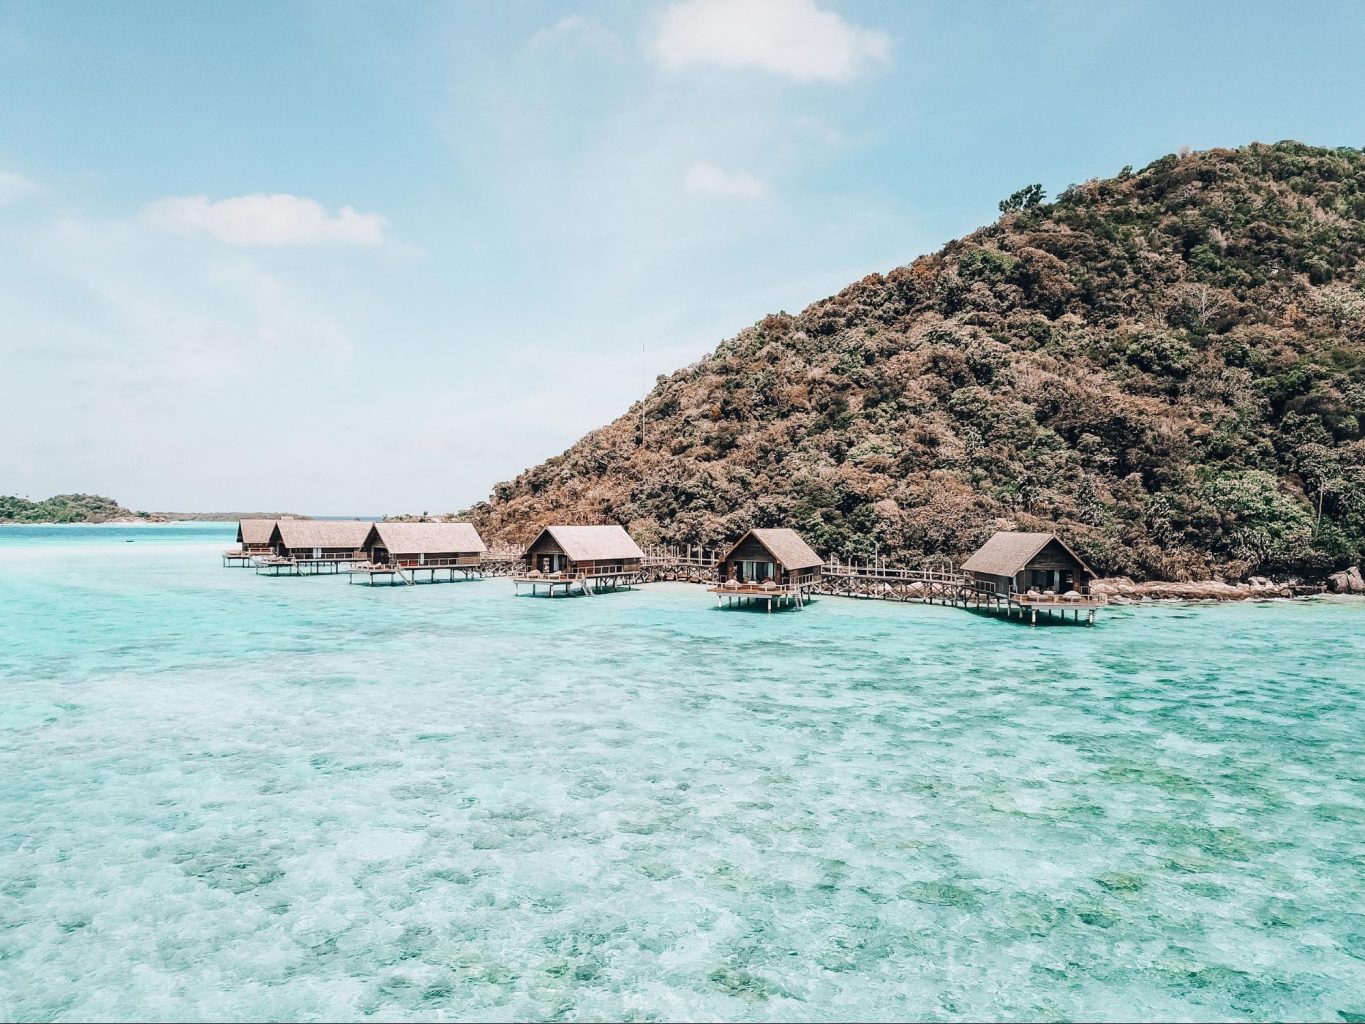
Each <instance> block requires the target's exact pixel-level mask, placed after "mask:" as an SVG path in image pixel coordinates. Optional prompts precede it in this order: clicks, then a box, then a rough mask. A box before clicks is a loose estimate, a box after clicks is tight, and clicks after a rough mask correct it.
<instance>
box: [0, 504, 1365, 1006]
mask: <svg viewBox="0 0 1365 1024" xmlns="http://www.w3.org/2000/svg"><path fill="white" fill-rule="evenodd" d="M234 530H235V526H234V525H232V524H221V523H194V524H172V525H165V526H134V527H117V526H104V527H50V528H45V527H17V528H16V527H11V528H0V864H2V865H3V871H2V872H0V1017H3V1018H5V1019H13V1018H24V1019H37V1020H76V1019H92V1018H94V1019H110V1018H124V1019H126V1018H132V1017H135V1018H147V1019H168V1020H169V1019H186V1018H190V1019H206V1018H208V1019H221V1018H234V1019H278V1018H303V1019H334V1018H356V1017H362V1016H366V1015H374V1016H375V1017H377V1018H381V1019H419V1020H432V1019H436V1020H439V1019H455V1018H461V1019H467V1018H478V1019H584V1018H591V1019H603V1018H606V1019H678V1018H690V1019H751V1020H766V1019H809V1020H822V1019H850V1018H854V1019H903V1018H927V1019H949V1018H956V1017H963V1016H966V1017H975V1018H980V1017H986V1018H1023V1019H1030V1020H1033V1019H1048V1020H1052V1019H1074V1018H1088V1019H1097V1020H1131V1019H1134V1018H1149V1019H1189V1018H1198V1019H1225V1018H1245V1017H1259V1018H1313V1019H1329V1020H1335V1019H1359V1015H1361V1014H1365V898H1363V897H1362V892H1363V891H1365V885H1363V884H1362V880H1363V878H1365V853H1363V852H1362V851H1365V786H1363V785H1362V782H1365V759H1363V758H1362V754H1361V750H1360V748H1361V742H1360V737H1361V735H1362V730H1363V729H1365V672H1362V671H1361V665H1362V657H1363V656H1365V628H1362V627H1363V626H1365V602H1360V601H1352V600H1349V599H1342V600H1338V599H1321V600H1312V601H1301V602H1270V603H1264V604H1239V605H1215V606H1203V607H1193V606H1175V605H1168V606H1159V607H1138V608H1114V609H1106V610H1105V611H1103V612H1102V613H1101V614H1100V616H1099V619H1098V622H1097V625H1096V627H1095V628H1093V629H1087V628H1084V627H1083V626H1082V627H1073V626H1069V625H1068V626H1051V627H1040V628H1037V629H1029V628H1028V627H1027V626H1024V625H1021V624H1020V623H1018V622H1007V621H1004V620H1001V619H998V618H992V617H989V616H985V615H976V614H973V613H971V612H966V611H962V610H960V609H953V608H940V607H935V606H918V605H893V604H884V603H880V602H857V601H851V600H841V599H834V598H824V599H817V600H816V601H815V602H814V603H813V604H812V605H811V606H810V607H808V608H807V609H805V610H804V611H800V612H789V613H784V614H773V615H766V614H763V613H761V612H759V613H749V612H736V611H724V610H718V609H716V608H715V605H714V602H713V600H712V599H711V598H710V597H709V596H708V595H707V594H706V593H705V592H704V591H703V590H702V588H699V587H692V586H688V585H686V584H664V585H651V586H649V587H645V588H642V589H640V590H637V591H635V592H629V593H626V592H623V593H618V594H604V595H599V596H597V597H582V598H570V599H555V600H545V599H532V598H529V597H523V598H520V599H518V598H514V597H513V595H512V586H511V584H510V582H508V581H507V580H502V579H490V580H486V581H482V582H472V583H456V584H449V585H441V586H423V587H402V588H392V589H389V588H381V589H377V590H372V589H371V588H368V587H351V586H347V585H346V583H345V577H320V578H303V579H293V578H286V579H266V578H261V577H257V576H256V575H255V574H254V573H252V572H251V571H249V570H233V569H223V568H222V567H221V566H220V563H219V559H218V552H219V551H220V550H221V549H222V548H223V547H225V546H226V545H227V544H229V543H230V541H231V539H232V536H233V532H234ZM1353 1015H1356V1016H1353Z"/></svg>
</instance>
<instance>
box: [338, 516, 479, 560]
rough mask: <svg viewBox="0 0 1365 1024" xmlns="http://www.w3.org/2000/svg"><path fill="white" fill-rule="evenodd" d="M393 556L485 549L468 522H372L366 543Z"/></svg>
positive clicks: (476, 532) (469, 551)
mask: <svg viewBox="0 0 1365 1024" xmlns="http://www.w3.org/2000/svg"><path fill="white" fill-rule="evenodd" d="M376 541H377V542H378V544H379V545H380V546H381V547H383V548H384V549H385V550H387V551H388V552H389V553H390V554H395V555H436V554H446V553H449V552H457V553H460V554H476V553H482V552H484V551H487V550H488V545H487V544H485V543H484V542H483V538H482V537H480V536H479V531H478V530H476V529H474V527H473V525H472V524H470V523H375V524H374V526H373V527H372V528H371V530H370V535H369V536H368V537H367V538H366V539H365V545H366V546H367V547H368V546H369V545H371V544H374V543H376Z"/></svg>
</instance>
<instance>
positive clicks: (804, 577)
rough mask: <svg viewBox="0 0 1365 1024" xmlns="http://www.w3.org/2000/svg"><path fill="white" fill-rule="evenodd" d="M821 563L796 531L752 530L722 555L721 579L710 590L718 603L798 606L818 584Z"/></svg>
mask: <svg viewBox="0 0 1365 1024" xmlns="http://www.w3.org/2000/svg"><path fill="white" fill-rule="evenodd" d="M823 566H824V559H822V558H821V557H820V556H819V555H817V554H816V553H815V550H814V549H813V548H812V547H811V546H810V545H809V544H807V543H806V542H805V541H804V540H802V539H801V535H800V534H798V533H797V532H796V531H795V530H789V529H786V528H785V527H782V528H773V529H753V530H750V531H749V532H748V533H746V534H745V535H744V536H743V537H741V538H740V539H739V540H738V541H736V542H735V543H734V544H733V545H732V546H731V547H730V549H729V550H728V551H727V552H726V553H725V555H724V556H723V557H722V558H721V560H720V562H719V563H718V564H717V567H716V578H717V579H718V580H719V581H720V582H719V584H718V585H717V586H714V587H712V588H710V591H709V593H712V594H715V595H716V604H717V606H719V605H721V604H723V603H725V602H726V600H727V599H728V600H729V603H730V604H731V605H733V604H735V602H736V601H739V602H740V603H746V602H752V601H763V602H766V603H767V606H768V611H770V612H771V611H772V610H773V604H774V603H776V604H777V606H778V607H779V608H780V607H782V606H783V605H784V604H789V605H791V606H793V607H796V608H800V607H802V606H803V605H804V604H805V602H806V596H805V595H806V592H807V591H809V590H810V589H812V588H814V587H815V586H817V585H818V584H819V582H820V572H821V569H822V567H823Z"/></svg>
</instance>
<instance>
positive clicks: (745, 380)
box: [468, 142, 1365, 580]
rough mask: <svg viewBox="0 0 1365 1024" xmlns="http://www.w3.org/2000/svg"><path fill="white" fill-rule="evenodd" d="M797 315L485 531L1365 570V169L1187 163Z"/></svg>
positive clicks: (1305, 160) (1208, 566)
mask: <svg viewBox="0 0 1365 1024" xmlns="http://www.w3.org/2000/svg"><path fill="white" fill-rule="evenodd" d="M1000 206H1001V211H1002V215H1001V217H1000V219H999V221H998V222H996V223H995V224H994V225H992V226H990V227H986V228H983V229H981V230H979V231H977V232H975V233H974V234H972V235H970V236H968V237H966V238H964V239H961V240H960V241H956V242H953V243H951V244H949V245H948V246H946V247H945V248H944V249H943V250H942V251H941V252H939V253H937V254H934V255H930V256H925V257H922V258H921V259H918V260H916V261H915V262H914V263H912V264H911V265H909V266H906V267H900V268H898V269H896V270H893V271H891V272H890V273H889V274H886V275H884V276H883V275H880V274H873V275H870V276H868V277H866V278H864V279H863V280H861V281H859V282H858V283H856V284H854V285H851V286H850V287H848V288H846V289H844V290H843V291H842V292H840V293H839V294H838V295H835V296H833V297H832V298H828V299H825V300H823V301H820V302H816V303H814V304H813V305H811V306H810V307H809V308H807V309H806V310H804V311H803V312H801V313H799V314H797V315H789V314H787V313H777V314H774V315H771V316H768V317H766V318H764V319H763V320H762V321H760V322H759V323H757V324H755V325H754V326H752V327H750V328H748V329H746V330H744V331H741V332H740V333H739V334H738V335H737V336H735V337H734V338H733V339H731V340H729V341H726V342H724V343H722V344H721V345H720V346H719V347H718V348H717V349H716V351H715V352H714V353H713V354H712V355H710V356H708V357H706V358H704V359H702V360H701V361H699V362H698V363H696V364H694V365H692V366H689V367H687V368H686V369H683V370H679V371H678V372H677V373H674V374H673V375H672V376H669V377H660V378H659V381H658V384H657V386H656V387H655V388H654V390H653V392H652V393H651V394H650V395H649V397H648V399H647V400H646V402H645V411H644V432H645V437H644V443H643V444H642V443H641V417H640V409H639V406H638V405H637V406H636V407H635V408H633V409H632V410H630V411H629V412H627V413H626V414H625V415H623V416H622V417H621V418H620V419H618V420H616V421H615V422H613V423H611V424H608V425H607V426H605V427H603V428H601V429H600V430H596V431H594V432H593V433H591V434H589V435H587V436H586V437H584V438H583V439H582V440H580V441H579V442H578V443H577V444H575V445H574V446H573V447H572V448H570V449H569V450H568V451H566V452H564V453H563V454H562V455H558V456H556V457H554V458H552V459H550V460H549V461H547V462H545V463H543V464H542V465H539V466H536V467H535V468H533V469H530V470H527V471H526V472H524V473H522V474H521V475H520V476H519V477H517V478H516V479H515V480H513V481H511V482H509V483H505V484H500V485H498V486H497V488H496V489H495V491H494V493H493V495H492V497H491V499H490V501H489V502H488V503H486V504H480V505H478V506H476V507H475V508H474V509H472V510H470V511H469V513H468V514H469V515H471V516H472V518H473V519H474V520H475V521H476V522H477V524H478V525H479V526H480V528H481V529H483V530H485V531H487V535H488V536H489V537H490V538H499V539H524V538H526V537H528V536H529V535H530V533H531V532H532V531H533V529H534V528H535V526H536V525H537V524H540V523H545V522H549V521H560V522H607V521H615V522H621V523H623V524H625V525H626V526H627V527H628V528H629V529H630V530H631V532H632V533H634V534H635V536H636V537H637V538H638V539H640V540H641V541H645V542H649V541H655V540H658V541H671V542H679V543H698V542H708V543H720V542H723V541H724V540H725V539H727V538H733V537H735V536H737V535H738V534H739V533H740V532H742V531H743V530H744V529H746V528H748V527H750V526H774V525H792V526H795V527H798V528H799V529H800V530H802V531H803V533H805V534H806V536H807V537H808V539H809V540H810V542H811V543H812V544H813V545H814V546H815V547H816V549H817V550H819V551H821V552H822V553H824V554H830V553H839V554H843V555H859V556H861V555H864V554H870V553H871V552H872V551H873V546H874V544H875V545H877V546H878V547H879V549H880V552H881V553H882V554H883V555H888V554H889V555H893V556H894V555H900V556H903V557H904V558H906V559H907V560H913V559H915V558H918V557H920V556H922V555H926V554H947V555H952V556H958V555H961V554H963V553H965V552H968V551H970V550H972V549H973V548H974V547H975V546H976V545H977V544H979V543H980V542H981V541H982V540H983V539H984V538H985V537H986V536H988V535H989V534H990V532H991V531H993V530H996V529H1000V528H1019V529H1025V530H1033V529H1057V530H1059V531H1061V532H1062V533H1063V534H1064V535H1065V536H1066V537H1067V538H1068V539H1069V540H1070V541H1072V542H1073V543H1074V544H1075V546H1076V547H1078V548H1079V549H1080V550H1081V551H1082V552H1084V553H1085V554H1086V555H1087V556H1088V557H1089V559H1090V560H1091V561H1092V562H1093V563H1094V565H1095V567H1096V568H1097V569H1098V570H1100V571H1101V572H1103V573H1108V574H1112V573H1124V574H1130V575H1133V576H1139V577H1158V578H1167V579H1176V580H1180V579H1187V578H1193V577H1202V576H1205V575H1208V574H1210V573H1221V574H1224V575H1227V576H1229V577H1234V578H1235V577H1241V576H1244V575H1246V574H1247V573H1250V572H1253V571H1261V572H1306V573H1316V572H1321V571H1324V570H1326V569H1327V568H1329V567H1332V566H1340V565H1343V564H1346V563H1354V562H1359V561H1360V558H1361V554H1362V548H1365V441H1362V439H1361V438H1362V429H1365V263H1362V258H1363V257H1365V155H1363V154H1362V153H1361V151H1359V150H1356V149H1318V148H1313V147H1309V146H1304V145H1300V144H1298V143H1293V142H1284V143H1279V144H1277V145H1273V146H1272V145H1259V144H1258V145H1251V146H1248V147H1246V148H1244V149H1237V150H1211V151H1208V152H1202V153H1193V154H1189V153H1185V154H1182V155H1179V156H1167V157H1163V158H1162V159H1160V160H1158V161H1156V162H1155V163H1153V164H1151V165H1150V166H1148V167H1146V168H1144V169H1142V170H1140V171H1137V172H1133V171H1131V170H1130V169H1129V168H1124V170H1123V171H1122V172H1121V173H1120V174H1119V175H1118V176H1117V177H1115V178H1111V179H1107V180H1096V181H1089V182H1086V183H1085V184H1082V185H1076V186H1073V187H1071V188H1069V189H1067V190H1066V191H1065V192H1063V193H1062V194H1061V195H1060V196H1058V197H1057V198H1056V200H1055V201H1053V202H1050V203H1049V202H1046V201H1045V197H1044V196H1043V195H1042V191H1041V189H1039V188H1038V187H1036V186H1033V187H1030V188H1026V189H1023V190H1021V191H1020V192H1018V193H1016V194H1015V195H1014V196H1012V197H1010V198H1009V199H1008V200H1006V201H1004V202H1002V203H1001V204H1000Z"/></svg>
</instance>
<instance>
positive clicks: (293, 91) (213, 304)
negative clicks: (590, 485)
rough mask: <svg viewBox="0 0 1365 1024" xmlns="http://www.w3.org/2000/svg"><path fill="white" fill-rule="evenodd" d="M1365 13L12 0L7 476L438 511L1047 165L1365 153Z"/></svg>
mask: <svg viewBox="0 0 1365 1024" xmlns="http://www.w3.org/2000/svg"><path fill="white" fill-rule="evenodd" d="M1363 38H1365V5H1360V4H1353V3H1341V4H1332V3H1326V2H1321V3H1310V4H1302V5H1292V6H1291V5H1288V4H1282V3H1260V4H1251V3H1239V4H1231V3H1227V4H1218V3H1201V4H1176V3H1156V2H1127V3H1122V2H1113V3H1104V4H1096V3H1081V2H1069V0H1067V2H1061V0H1056V2H1045V0H1039V2H1033V3H1005V2H991V3H987V2H978V3H972V2H958V3H953V2H944V3H924V4H918V3H910V2H908V0H907V2H885V3H881V2H854V0H678V2H668V0H662V2H643V0H642V2H626V0H607V2H602V3H586V4H569V3H550V2H544V3H530V2H528V3H522V4H506V3H501V2H474V3H455V2H451V3H440V4H418V3H368V4H347V3H340V2H326V3H316V4H313V3H289V4H272V3H265V2H258V3H251V4H183V3H111V4H95V3H87V2H60V0H58V2H52V0H45V2H35V3H29V2H24V0H4V2H3V3H0V388H3V393H4V395H5V400H4V401H3V402H0V492H3V493H18V494H24V495H30V496H33V497H41V496H46V495H47V494H50V493H55V492H61V491H73V490H82V491H95V492H100V493H106V494H110V495H112V496H115V497H117V498H119V499H120V500H122V501H123V502H124V503H125V504H129V505H132V506H135V507H138V508H148V509H161V510H208V509H232V510H292V511H301V512H315V513H331V512H336V513H346V512H366V513H381V512H399V511H418V512H420V511H424V510H430V511H437V510H450V509H455V508H458V507H462V506H464V505H467V504H469V503H471V502H473V501H476V500H479V499H481V498H483V497H485V496H486V495H487V494H488V492H489V490H490V488H491V486H492V485H493V484H494V483H495V482H497V481H499V480H503V479H508V478H510V477H512V476H514V475H515V474H516V473H518V472H519V471H520V470H522V469H523V468H525V467H526V466H528V465H532V464H534V463H536V462H538V461H540V460H542V459H544V458H546V457H548V456H550V455H553V454H556V453H557V452H559V451H561V450H562V449H563V448H564V447H566V446H567V445H568V444H570V443H572V442H573V441H574V440H575V439H576V438H577V437H579V436H580V435H581V434H582V433H584V432H585V431H587V430H589V429H591V428H593V427H595V426H597V425H600V424H601V423H604V422H606V421H608V420H610V419H611V418H613V417H614V416H616V415H617V414H619V413H620V412H621V411H623V410H624V409H625V408H626V407H627V406H628V405H629V404H630V403H631V402H633V401H634V400H636V399H637V398H638V397H639V395H640V393H641V392H642V390H643V389H644V382H645V381H646V380H648V381H651V382H652V380H653V377H654V375H655V374H658V373H666V372H669V371H671V370H674V369H676V368H678V367H680V366H683V365H685V364H687V363H690V362H692V361H694V360H695V359H697V358H699V357H700V356H702V355H703V354H705V353H706V352H708V351H709V350H710V349H712V348H713V347H714V346H715V344H716V343H717V342H719V341H720V340H722V339H723V338H725V337H727V336H729V335H731V334H733V333H734V332H735V331H737V330H738V329H739V328H741V327H743V326H744V325H746V324H749V323H752V322H753V321H755V320H757V319H759V318H761V317H762V316H763V315H764V314H766V313H768V312H771V311H774V310H778V309H787V310H790V311H795V310H798V309H800V308H802V307H803V306H805V305H806V304H807V303H809V302H811V301H813V300H815V299H818V298H821V297H823V296H824V295H826V294H829V293H831V292H834V291H837V290H838V289H839V288H840V287H842V286H843V285H845V284H847V283H849V282H850V281H853V280H856V279H857V278H860V277H862V276H863V275H865V274H867V273H869V272H872V271H886V270H888V269H890V268H892V267H895V266H898V265H900V264H903V263H908V262H909V261H910V260H912V259H913V258H914V257H915V256H917V255H919V254H920V253H923V252H926V251H930V250H933V249H935V248H937V247H938V246H940V245H941V244H943V243H944V242H945V241H948V240H949V239H951V238H953V237H956V236H958V235H961V234H963V233H965V232H967V231H970V230H971V229H973V228H975V227H977V226H979V225H981V224H983V223H986V222H988V221H990V220H992V219H994V217H995V215H996V209H995V204H996V202H997V201H998V200H999V199H1000V198H1002V197H1003V196H1005V195H1008V194H1009V193H1010V192H1012V191H1014V190H1015V189H1017V188H1019V187H1020V186H1022V185H1024V184H1027V183H1029V182H1033V181H1041V182H1042V183H1043V184H1044V186H1045V187H1046V188H1047V190H1048V192H1049V193H1050V194H1055V193H1056V192H1058V191H1060V190H1061V189H1063V188H1065V187H1066V186H1067V185H1068V184H1070V183H1072V182H1077V181H1082V180H1085V179H1087V178H1090V177H1095V176H1105V175H1111V174H1114V173H1116V172H1117V171H1118V170H1119V169H1120V168H1121V167H1122V166H1123V165H1125V164H1132V165H1134V166H1141V165H1143V164H1145V163H1148V162H1150V161H1151V160H1153V159H1155V158H1157V157H1159V156H1161V155H1162V154H1163V153H1166V152H1170V151H1174V150H1176V149H1178V148H1179V147H1180V146H1184V145H1188V146H1191V147H1194V148H1196V149H1201V148H1206V147H1210V146H1234V145H1240V144H1243V143H1246V142H1250V141H1253V140H1259V141H1276V140H1279V139H1284V138H1296V139H1300V140H1302V141H1305V142H1310V143H1315V144H1321V145H1354V146H1359V145H1362V144H1363V143H1365V61H1362V60H1361V59H1360V53H1359V42H1360V40H1361V39H1363Z"/></svg>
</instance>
